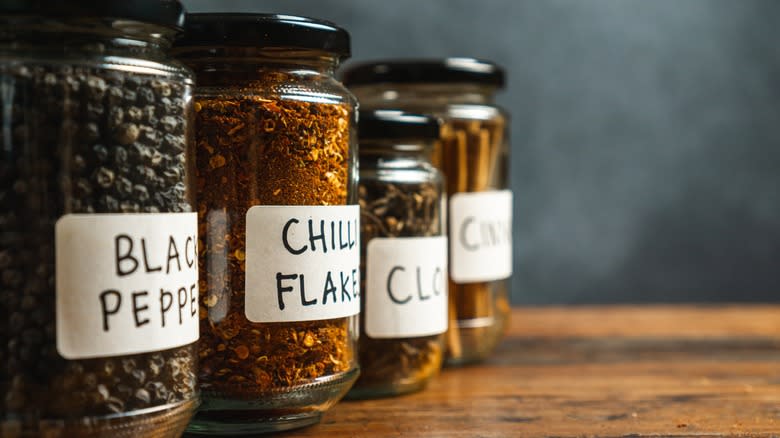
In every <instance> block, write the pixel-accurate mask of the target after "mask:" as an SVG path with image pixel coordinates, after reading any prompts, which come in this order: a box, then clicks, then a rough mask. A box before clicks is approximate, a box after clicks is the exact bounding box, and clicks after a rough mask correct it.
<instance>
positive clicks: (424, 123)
mask: <svg viewBox="0 0 780 438" xmlns="http://www.w3.org/2000/svg"><path fill="white" fill-rule="evenodd" d="M358 132H359V138H360V184H359V189H358V193H359V195H358V196H359V199H360V214H361V225H360V231H361V234H360V237H361V242H362V246H361V267H362V269H363V271H362V275H361V279H362V280H363V282H364V283H363V287H362V290H363V301H362V304H363V309H362V318H361V320H360V326H361V331H360V341H359V348H358V351H359V362H360V366H361V373H360V378H359V379H358V381H357V383H356V384H355V386H354V387H353V388H352V390H351V392H350V394H349V396H350V397H353V398H369V397H381V396H390V395H398V394H404V393H408V392H413V391H417V390H420V389H422V388H423V387H424V386H425V385H426V384H427V383H428V381H429V380H430V379H431V378H432V377H433V376H435V375H436V374H437V373H438V371H439V369H440V368H441V364H442V361H443V356H444V332H445V331H446V330H447V237H446V233H445V226H446V225H445V220H446V219H445V218H446V211H445V207H446V198H445V194H444V180H443V178H442V175H441V173H440V172H439V171H438V170H437V169H436V168H435V167H433V166H432V165H431V161H430V154H431V152H432V151H433V146H434V143H435V142H436V140H437V139H438V137H439V122H438V120H437V119H436V118H433V117H428V116H422V115H415V114H409V113H405V112H401V111H391V110H377V111H362V112H361V113H360V123H359V128H358Z"/></svg>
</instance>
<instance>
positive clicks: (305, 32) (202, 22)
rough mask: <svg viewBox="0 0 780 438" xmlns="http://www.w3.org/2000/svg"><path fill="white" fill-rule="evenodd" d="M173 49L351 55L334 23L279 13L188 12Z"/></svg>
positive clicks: (346, 38) (343, 34)
mask: <svg viewBox="0 0 780 438" xmlns="http://www.w3.org/2000/svg"><path fill="white" fill-rule="evenodd" d="M175 47H176V48H179V49H181V48H198V47H202V48H205V47H257V48H288V49H312V50H320V51H325V52H330V53H333V54H335V55H337V56H338V57H339V58H341V59H346V58H348V57H349V56H350V55H351V47H350V36H349V32H347V31H346V30H345V29H343V28H341V27H339V26H337V25H336V24H334V23H331V22H329V21H325V20H317V19H313V18H308V17H301V16H294V15H283V14H253V13H190V14H187V18H186V23H185V27H184V34H183V35H182V37H181V38H180V39H179V40H178V41H177V42H176V44H175Z"/></svg>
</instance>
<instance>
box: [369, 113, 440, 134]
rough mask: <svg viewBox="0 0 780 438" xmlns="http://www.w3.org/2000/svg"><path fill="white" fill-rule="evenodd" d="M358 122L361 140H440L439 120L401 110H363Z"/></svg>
mask: <svg viewBox="0 0 780 438" xmlns="http://www.w3.org/2000/svg"><path fill="white" fill-rule="evenodd" d="M359 117H360V118H359V121H358V138H359V139H360V140H382V139H391V140H392V139H403V138H421V139H436V138H439V119H437V118H436V117H431V116H428V115H423V114H414V113H408V112H405V111H400V110H389V109H378V110H366V111H363V110H361V111H360V113H359Z"/></svg>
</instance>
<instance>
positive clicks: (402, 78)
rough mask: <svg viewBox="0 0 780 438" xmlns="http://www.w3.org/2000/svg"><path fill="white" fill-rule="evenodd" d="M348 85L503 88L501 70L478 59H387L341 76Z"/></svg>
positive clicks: (345, 72) (355, 67)
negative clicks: (463, 84) (473, 84)
mask: <svg viewBox="0 0 780 438" xmlns="http://www.w3.org/2000/svg"><path fill="white" fill-rule="evenodd" d="M342 80H343V81H344V83H345V84H346V85H347V86H354V85H369V84H378V83H404V84H412V83H475V84H486V85H493V86H496V87H499V88H503V87H504V85H505V74H504V69H503V68H502V67H501V66H499V65H498V64H496V63H494V62H491V61H486V60H482V59H477V58H468V57H451V58H443V59H389V60H380V61H373V62H366V63H361V64H357V65H354V66H351V67H349V68H347V69H346V70H345V71H344V74H343V75H342Z"/></svg>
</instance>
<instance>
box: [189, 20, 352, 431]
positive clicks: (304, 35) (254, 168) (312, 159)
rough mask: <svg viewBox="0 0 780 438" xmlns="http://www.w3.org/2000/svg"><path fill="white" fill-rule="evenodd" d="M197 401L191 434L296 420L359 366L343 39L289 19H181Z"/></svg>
mask: <svg viewBox="0 0 780 438" xmlns="http://www.w3.org/2000/svg"><path fill="white" fill-rule="evenodd" d="M176 54H177V56H178V57H179V58H180V59H181V60H183V61H184V62H185V63H187V64H188V65H189V66H191V67H192V68H193V69H194V70H195V73H196V76H197V81H198V86H197V88H196V91H195V114H196V118H195V131H196V155H197V187H198V215H199V218H200V233H199V238H200V242H199V248H200V250H201V253H200V263H201V270H200V273H201V276H200V284H201V291H202V295H201V301H200V306H201V307H200V317H201V339H200V344H199V345H200V360H201V362H200V363H201V368H200V374H199V381H200V382H201V392H202V398H203V404H202V405H201V407H200V409H199V411H198V414H197V415H196V418H195V420H194V421H193V423H192V424H191V425H190V427H189V428H188V431H189V432H192V433H200V434H215V435H230V434H254V433H257V432H264V431H276V430H285V429H291V428H297V427H301V426H306V425H309V424H313V423H316V422H318V421H319V419H320V416H321V415H322V413H323V412H324V411H326V410H327V409H328V408H329V407H330V406H332V405H333V404H334V403H336V401H338V400H339V399H340V398H341V397H342V396H343V395H344V394H345V393H346V392H347V390H348V389H349V387H350V386H351V385H352V383H353V382H354V380H355V378H356V377H357V374H358V366H357V357H356V341H357V313H358V312H359V310H360V278H359V275H360V270H359V262H360V250H359V240H358V238H359V207H358V205H357V196H356V195H357V191H356V178H357V172H356V170H357V169H356V156H355V153H356V151H355V149H356V148H355V142H356V138H355V136H354V127H355V119H356V111H355V106H356V103H355V99H354V97H353V96H352V95H351V94H350V93H349V92H348V91H347V90H346V88H344V87H343V86H342V85H341V84H340V83H339V82H337V81H336V80H335V79H334V77H333V73H334V70H335V69H336V67H337V66H338V65H339V62H340V61H341V60H342V59H344V58H345V57H347V56H348V55H349V35H348V34H347V32H346V31H344V30H343V29H340V28H338V27H336V26H335V25H333V24H331V23H327V22H323V21H318V20H313V19H308V18H302V17H293V16H289V15H259V14H190V15H189V16H188V19H187V28H186V31H185V35H184V37H183V39H182V40H181V41H180V42H179V43H177V48H176Z"/></svg>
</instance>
